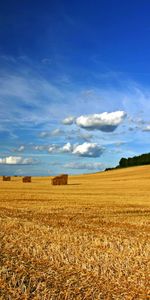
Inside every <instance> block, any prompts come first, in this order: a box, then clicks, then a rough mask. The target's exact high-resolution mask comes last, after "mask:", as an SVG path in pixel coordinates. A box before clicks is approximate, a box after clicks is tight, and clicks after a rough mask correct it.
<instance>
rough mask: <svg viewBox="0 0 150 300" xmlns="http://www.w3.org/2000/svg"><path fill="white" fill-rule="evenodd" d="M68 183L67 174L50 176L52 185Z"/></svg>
mask: <svg viewBox="0 0 150 300" xmlns="http://www.w3.org/2000/svg"><path fill="white" fill-rule="evenodd" d="M67 183H68V174H61V175H59V176H55V177H54V178H52V185H66V184H67Z"/></svg>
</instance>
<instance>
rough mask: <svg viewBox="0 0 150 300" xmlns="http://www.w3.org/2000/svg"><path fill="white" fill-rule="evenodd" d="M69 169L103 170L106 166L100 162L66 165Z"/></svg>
mask: <svg viewBox="0 0 150 300" xmlns="http://www.w3.org/2000/svg"><path fill="white" fill-rule="evenodd" d="M64 167H65V168H67V169H82V170H102V169H104V164H103V163H100V162H91V163H88V162H70V163H67V164H65V165H64Z"/></svg>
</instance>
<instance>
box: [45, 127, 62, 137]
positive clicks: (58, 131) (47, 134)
mask: <svg viewBox="0 0 150 300" xmlns="http://www.w3.org/2000/svg"><path fill="white" fill-rule="evenodd" d="M63 134H64V131H63V130H62V129H60V128H56V129H54V130H52V131H50V132H49V131H42V132H41V133H40V134H39V136H40V137H42V138H45V137H55V136H60V135H63Z"/></svg>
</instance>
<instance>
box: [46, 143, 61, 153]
mask: <svg viewBox="0 0 150 300" xmlns="http://www.w3.org/2000/svg"><path fill="white" fill-rule="evenodd" d="M58 151H59V146H57V145H55V144H53V145H50V146H49V147H48V152H49V153H56V152H58Z"/></svg>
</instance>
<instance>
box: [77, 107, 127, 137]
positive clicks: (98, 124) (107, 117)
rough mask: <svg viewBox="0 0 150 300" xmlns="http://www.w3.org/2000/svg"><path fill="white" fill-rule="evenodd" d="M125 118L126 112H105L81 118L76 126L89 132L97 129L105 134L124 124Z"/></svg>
mask: <svg viewBox="0 0 150 300" xmlns="http://www.w3.org/2000/svg"><path fill="white" fill-rule="evenodd" d="M125 117H126V113H125V112H124V111H115V112H111V113H108V112H104V113H101V114H93V115H87V116H84V115H83V116H80V117H78V118H77V119H76V124H77V125H78V126H79V127H81V128H84V129H87V130H94V129H97V130H101V131H104V132H112V131H114V130H115V129H116V128H117V127H118V125H120V124H121V123H122V121H123V120H124V118H125Z"/></svg>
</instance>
